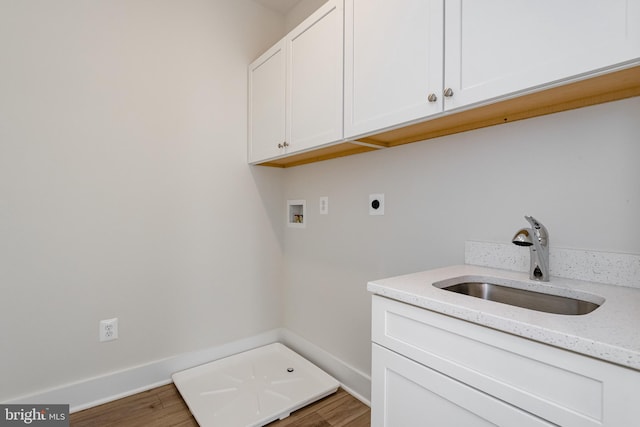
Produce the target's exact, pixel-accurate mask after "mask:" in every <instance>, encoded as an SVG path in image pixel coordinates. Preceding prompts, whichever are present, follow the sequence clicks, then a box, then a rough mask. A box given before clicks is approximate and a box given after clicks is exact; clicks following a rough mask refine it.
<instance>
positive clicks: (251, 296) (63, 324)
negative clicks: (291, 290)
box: [0, 0, 285, 401]
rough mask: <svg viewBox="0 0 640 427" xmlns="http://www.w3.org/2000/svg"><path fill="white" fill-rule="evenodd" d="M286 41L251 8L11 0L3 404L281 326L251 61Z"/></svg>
mask: <svg viewBox="0 0 640 427" xmlns="http://www.w3.org/2000/svg"><path fill="white" fill-rule="evenodd" d="M284 31H285V22H284V17H282V16H277V15H275V14H274V13H273V12H270V11H267V10H266V9H264V8H263V7H262V6H259V5H258V4H256V3H254V2H252V1H249V0H186V1H172V0H136V1H130V0H110V1H90V2H86V1H77V0H57V1H48V0H25V1H12V0H0V53H1V54H0V70H2V71H1V73H0V74H1V75H2V78H1V79H0V287H1V289H0V360H1V363H0V378H2V380H1V381H0V401H2V400H5V399H9V398H12V397H17V396H20V395H23V394H28V393H32V392H37V391H42V390H44V389H47V388H49V387H54V386H60V385H63V384H66V383H70V382H74V381H78V380H81V379H86V378H89V377H93V376H97V375H101V374H105V373H108V372H112V371H115V370H118V369H123V368H126V367H132V366H136V365H140V364H145V363H148V362H150V361H153V360H157V359H161V358H164V357H169V356H172V355H176V354H181V353H185V352H189V351H193V350H197V349H203V348H208V347H212V346H216V345H220V344H224V343H226V342H229V341H233V340H236V339H240V338H244V337H247V336H252V335H255V334H257V333H259V332H262V331H265V330H269V329H271V328H276V327H279V326H281V323H282V317H281V312H282V308H281V283H282V280H281V275H282V242H281V239H282V235H281V224H280V223H278V224H277V225H276V226H274V224H273V222H272V221H273V220H275V218H274V214H273V212H278V210H282V208H281V204H280V200H282V198H283V197H282V187H281V177H282V173H281V171H275V170H267V169H260V170H251V169H250V168H249V167H248V166H247V164H246V108H247V104H246V99H247V74H246V67H247V64H248V63H249V62H251V61H252V60H253V59H255V58H256V57H257V56H258V55H259V54H260V53H261V52H262V51H264V50H266V49H267V48H268V47H269V46H270V45H272V44H273V43H275V42H276V41H277V40H278V39H279V38H280V37H281V36H282V35H283V34H284ZM111 317H118V318H119V320H120V339H119V340H117V341H114V342H109V343H99V342H98V322H99V320H100V319H105V318H111Z"/></svg>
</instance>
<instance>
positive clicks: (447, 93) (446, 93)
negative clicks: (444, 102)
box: [442, 87, 453, 98]
mask: <svg viewBox="0 0 640 427" xmlns="http://www.w3.org/2000/svg"><path fill="white" fill-rule="evenodd" d="M442 94H443V95H444V96H445V97H447V98H451V97H452V96H453V89H451V88H450V87H448V88H446V89H445V90H444V92H443V93H442Z"/></svg>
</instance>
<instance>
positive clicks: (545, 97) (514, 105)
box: [260, 65, 640, 168]
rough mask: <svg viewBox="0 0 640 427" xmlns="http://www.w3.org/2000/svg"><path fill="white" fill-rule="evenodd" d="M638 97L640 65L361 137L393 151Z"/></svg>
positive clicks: (304, 158)
mask: <svg viewBox="0 0 640 427" xmlns="http://www.w3.org/2000/svg"><path fill="white" fill-rule="evenodd" d="M638 95H640V65H636V66H634V67H631V68H627V69H623V70H619V71H614V72H610V73H607V74H602V75H598V76H595V77H590V78H587V79H584V80H579V81H576V82H572V83H568V84H564V85H560V86H555V87H551V88H548V89H544V90H540V91H538V92H533V93H528V94H525V95H521V96H517V97H514V98H509V99H505V100H502V101H497V102H494V103H492V104H488V105H482V106H478V107H475V108H471V109H468V110H464V111H460V112H454V113H447V112H444V113H442V114H439V115H437V116H436V117H434V118H432V119H427V120H426V121H422V122H419V123H415V124H410V125H407V126H403V127H400V128H397V129H393V130H389V131H385V132H380V133H377V134H375V135H369V136H366V137H362V138H358V141H359V142H364V143H367V144H373V145H376V146H379V147H381V148H384V147H395V146H397V145H402V144H408V143H411V142H417V141H424V140H427V139H431V138H437V137H440V136H445V135H452V134H455V133H459V132H465V131H468V130H473V129H480V128H483V127H488V126H494V125H499V124H503V123H509V122H514V121H517V120H524V119H529V118H532V117H538V116H543V115H546V114H552V113H558V112H560V111H566V110H573V109H576V108H582V107H587V106H590V105H596V104H602V103H605V102H611V101H617V100H621V99H626V98H631V97H634V96H638ZM372 150H376V148H373V147H367V146H362V145H357V142H355V143H354V142H344V143H340V144H337V145H333V146H329V147H323V148H319V149H317V150H312V151H307V152H304V153H300V154H294V155H292V156H288V157H283V158H280V159H276V160H271V161H267V162H264V163H260V165H262V166H274V167H281V168H286V167H292V166H298V165H302V164H306V163H313V162H319V161H322V160H328V159H333V158H336V157H343V156H349V155H351V154H359V153H363V152H367V151H372Z"/></svg>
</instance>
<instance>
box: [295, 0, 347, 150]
mask: <svg viewBox="0 0 640 427" xmlns="http://www.w3.org/2000/svg"><path fill="white" fill-rule="evenodd" d="M343 12H344V10H343V6H342V0H339V1H338V0H330V1H329V2H327V3H326V4H325V5H323V6H322V7H320V9H318V10H317V11H316V12H315V13H314V14H313V15H311V16H310V17H309V18H307V19H306V20H305V21H304V22H302V23H301V24H300V25H299V26H297V27H296V28H295V29H294V30H293V31H291V33H289V35H287V37H286V41H287V58H288V59H287V63H288V67H287V70H288V73H289V74H288V78H287V100H288V102H287V141H288V142H289V144H290V147H289V151H290V152H294V151H299V150H304V149H307V148H311V147H315V146H319V145H322V144H326V143H330V142H335V141H338V140H340V139H342V86H343V85H342V70H343V66H342V64H343V28H344V24H343V17H344V13H343Z"/></svg>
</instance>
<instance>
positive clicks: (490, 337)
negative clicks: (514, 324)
mask: <svg viewBox="0 0 640 427" xmlns="http://www.w3.org/2000/svg"><path fill="white" fill-rule="evenodd" d="M560 321H562V320H560ZM372 340H373V344H372V347H373V349H372V397H371V403H372V405H371V407H372V413H371V418H372V426H373V427H381V426H387V427H411V426H434V427H443V426H444V427H446V426H465V427H476V426H477V427H481V426H493V425H496V426H504V427H512V426H566V427H592V426H606V427H626V426H632V425H637V423H638V420H640V404H639V403H640V400H638V384H640V372H638V371H636V370H634V369H629V368H625V367H622V366H618V365H614V364H612V363H608V362H604V361H601V360H598V359H594V358H591V357H587V356H583V355H580V354H577V353H573V352H570V351H566V350H563V349H560V348H556V347H552V346H549V345H546V344H542V343H538V342H535V341H531V340H528V339H526V338H521V337H518V336H514V335H510V334H507V333H503V332H500V331H497V330H494V329H490V328H486V327H484V326H481V325H478V324H474V323H470V322H466V321H463V320H459V319H455V318H452V317H449V316H446V315H442V314H439V313H436V312H432V311H429V310H426V309H423V308H419V307H416V306H412V305H409V304H405V303H401V302H398V301H395V300H390V299H387V298H384V297H380V296H377V295H374V296H373V305H372Z"/></svg>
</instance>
